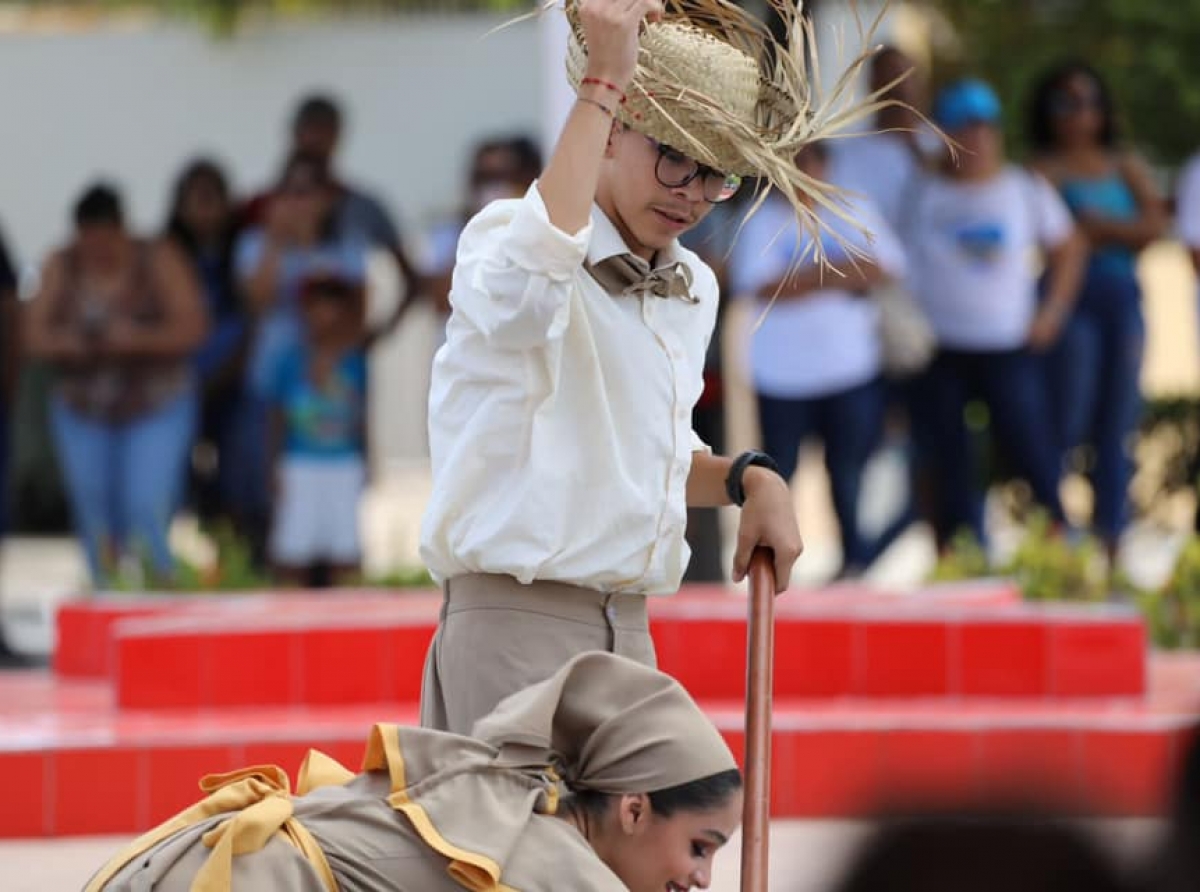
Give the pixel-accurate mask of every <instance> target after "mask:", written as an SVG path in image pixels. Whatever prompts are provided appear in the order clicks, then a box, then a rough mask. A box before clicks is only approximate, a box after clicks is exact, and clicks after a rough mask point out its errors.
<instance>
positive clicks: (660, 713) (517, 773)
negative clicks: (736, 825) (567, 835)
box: [363, 652, 737, 892]
mask: <svg viewBox="0 0 1200 892" xmlns="http://www.w3.org/2000/svg"><path fill="white" fill-rule="evenodd" d="M475 735H476V737H477V738H479V739H477V740H473V739H469V738H465V737H459V736H456V735H452V734H443V733H440V732H433V731H427V730H422V729H417V728H397V727H395V726H391V725H378V726H376V728H375V731H374V732H373V733H372V738H371V743H370V745H369V747H368V750H367V756H366V759H365V761H364V764H363V768H364V769H366V770H386V771H388V772H389V774H390V776H391V779H392V794H391V796H390V797H389V802H390V803H391V805H392V806H393V807H394V808H396V809H397V810H398V811H400V812H402V813H404V814H405V815H406V816H407V817H408V818H409V820H410V821H411V822H412V824H413V826H414V827H415V828H416V830H417V832H418V833H420V834H421V837H422V838H423V839H424V840H425V842H426V843H428V844H429V845H430V846H431V847H432V848H434V849H435V850H437V851H438V852H440V853H441V854H443V855H445V856H446V857H448V858H449V859H450V861H451V864H450V873H451V875H452V876H453V877H454V878H455V879H456V880H458V882H459V883H460V884H461V885H463V886H464V887H466V888H467V889H471V890H479V892H482V890H496V889H499V888H500V878H501V876H502V874H503V872H504V865H505V863H506V861H507V858H508V856H509V855H510V854H511V853H512V852H513V851H514V850H515V847H516V846H517V844H518V842H519V841H520V838H521V836H522V834H523V833H524V831H525V829H526V827H527V825H528V823H529V822H530V821H531V820H532V819H533V816H534V815H535V814H553V813H554V811H555V810H556V808H557V804H558V798H559V793H560V783H559V782H560V779H561V780H563V781H565V782H566V783H567V786H568V787H569V788H570V789H574V790H595V791H597V792H602V793H651V792H655V791H657V790H663V789H667V788H669V787H675V786H678V785H680V784H685V783H688V782H691V781H695V780H700V779H702V778H705V777H709V776H711V775H714V774H718V773H720V772H723V771H728V770H729V769H732V768H736V767H737V763H736V761H735V760H734V758H733V754H732V753H731V752H730V751H729V747H728V746H727V745H726V744H725V741H724V740H723V739H722V738H721V735H720V734H719V733H718V732H717V730H716V728H715V727H713V725H712V723H711V722H710V721H709V720H708V719H707V718H706V717H705V715H704V714H703V713H702V712H701V711H700V709H699V707H698V706H696V704H695V702H694V701H693V700H692V698H691V697H690V696H688V694H687V692H686V691H685V690H684V689H683V688H682V687H681V686H680V685H679V683H678V682H676V681H675V680H674V679H672V678H670V677H669V676H667V675H664V674H662V673H661V672H658V671H657V670H655V669H650V668H648V667H646V666H643V665H642V664H640V663H636V662H634V661H632V660H629V659H626V658H625V657H620V656H616V655H614V654H609V653H600V652H597V653H587V654H583V655H581V656H579V657H576V658H575V659H573V660H572V661H571V662H569V663H567V665H565V666H564V667H563V668H562V669H560V670H559V671H558V672H556V673H555V674H554V675H553V676H551V677H550V678H548V679H547V680H546V681H544V682H542V683H540V684H537V685H534V686H532V687H530V688H526V689H525V690H523V691H521V692H519V693H517V694H514V695H513V696H511V697H509V698H508V699H506V700H504V701H503V702H502V703H501V704H500V705H499V706H498V707H497V708H496V710H495V711H494V712H493V713H492V714H491V715H489V716H487V717H486V718H484V719H482V720H481V721H480V722H479V723H478V724H477V725H476V726H475Z"/></svg>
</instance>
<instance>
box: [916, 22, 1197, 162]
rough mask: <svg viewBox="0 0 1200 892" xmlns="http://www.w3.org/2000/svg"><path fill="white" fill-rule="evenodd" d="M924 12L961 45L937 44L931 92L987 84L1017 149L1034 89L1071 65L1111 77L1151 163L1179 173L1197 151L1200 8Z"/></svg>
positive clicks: (1131, 133)
mask: <svg viewBox="0 0 1200 892" xmlns="http://www.w3.org/2000/svg"><path fill="white" fill-rule="evenodd" d="M919 2H921V3H922V4H923V5H925V6H926V7H928V8H929V9H931V10H933V11H935V12H936V13H940V14H941V15H942V16H944V18H945V21H946V22H947V23H948V24H949V25H950V26H951V28H952V30H953V32H954V34H955V38H956V39H953V40H941V41H935V46H934V70H933V77H934V82H935V84H936V83H940V82H944V81H945V80H947V79H949V78H950V77H953V76H955V75H959V74H965V73H969V74H977V75H980V76H982V77H984V78H986V79H987V80H988V81H990V82H991V83H992V84H993V85H994V86H995V87H996V89H997V90H998V92H999V93H1000V95H1001V98H1002V99H1003V100H1004V103H1005V108H1006V109H1009V114H1008V116H1007V118H1008V119H1007V122H1006V127H1007V130H1008V135H1009V137H1010V139H1011V141H1012V143H1013V145H1014V146H1015V147H1017V148H1018V149H1019V148H1021V147H1022V146H1023V145H1024V138H1025V134H1024V130H1025V109H1026V106H1027V104H1028V98H1029V93H1030V90H1031V88H1032V86H1033V84H1034V82H1035V81H1036V80H1037V78H1038V76H1039V75H1040V74H1041V73H1042V71H1044V70H1045V68H1046V67H1047V66H1050V65H1053V64H1055V63H1056V62H1058V61H1061V60H1063V59H1065V58H1081V59H1083V60H1085V61H1087V62H1088V63H1090V64H1091V65H1093V66H1094V67H1095V68H1097V69H1098V70H1099V71H1100V72H1101V73H1102V74H1103V75H1104V76H1105V78H1106V79H1107V80H1108V82H1109V84H1110V86H1111V88H1112V90H1113V93H1114V95H1115V97H1116V100H1117V104H1118V108H1119V109H1120V112H1121V120H1122V125H1123V130H1124V132H1125V134H1126V136H1127V137H1128V139H1129V141H1130V142H1131V143H1132V144H1134V145H1136V146H1137V147H1138V148H1139V149H1141V150H1142V151H1144V152H1146V153H1147V154H1148V155H1149V156H1150V157H1151V158H1152V159H1153V160H1154V161H1155V162H1157V163H1159V164H1167V165H1171V164H1176V163H1178V162H1179V161H1180V160H1181V159H1183V158H1184V157H1186V156H1187V155H1188V154H1190V153H1191V152H1192V151H1193V150H1195V149H1196V148H1197V146H1200V53H1197V52H1196V47H1198V46H1200V0H919ZM935 33H936V29H935Z"/></svg>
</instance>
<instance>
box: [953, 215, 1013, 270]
mask: <svg viewBox="0 0 1200 892" xmlns="http://www.w3.org/2000/svg"><path fill="white" fill-rule="evenodd" d="M950 237H951V238H952V239H953V241H954V243H955V244H956V245H957V246H958V250H959V252H960V253H961V254H962V255H963V257H964V258H965V259H966V260H968V261H969V262H971V263H972V264H974V265H975V266H980V267H981V266H992V265H994V264H995V263H996V262H997V261H998V260H999V259H1000V257H1001V256H1002V255H1003V253H1004V249H1005V246H1006V245H1007V242H1008V238H1007V233H1006V232H1005V228H1004V224H1003V223H1001V222H1000V221H998V220H970V221H964V222H961V223H958V224H956V225H955V226H954V227H953V229H952V230H951V232H950Z"/></svg>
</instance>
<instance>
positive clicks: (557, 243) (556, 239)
mask: <svg viewBox="0 0 1200 892" xmlns="http://www.w3.org/2000/svg"><path fill="white" fill-rule="evenodd" d="M591 238H592V223H591V219H590V217H589V220H588V223H587V225H586V226H584V227H583V229H581V230H579V232H577V233H575V234H574V235H568V234H567V233H565V232H563V231H562V230H561V229H559V228H558V227H557V226H555V225H554V224H553V223H551V222H550V214H549V213H548V212H547V211H546V204H545V202H544V201H542V194H541V192H539V191H538V184H537V183H536V182H535V183H534V184H533V185H532V186H530V187H529V191H528V192H526V193H525V198H524V200H523V201H522V202H521V203H520V204H519V205H518V206H517V212H516V213H515V214H514V215H513V218H512V222H511V223H510V224H509V237H508V239H507V245H506V251H505V253H506V254H508V257H509V259H510V260H511V261H512V262H513V263H515V264H516V265H517V266H518V267H520V268H521V269H526V270H533V271H537V272H539V273H541V274H543V275H545V276H546V277H547V278H550V279H555V280H559V281H566V280H567V279H569V278H571V276H573V275H574V274H575V273H576V272H577V271H578V270H579V267H580V266H582V265H583V262H584V260H586V259H587V250H588V243H589V242H590V241H591Z"/></svg>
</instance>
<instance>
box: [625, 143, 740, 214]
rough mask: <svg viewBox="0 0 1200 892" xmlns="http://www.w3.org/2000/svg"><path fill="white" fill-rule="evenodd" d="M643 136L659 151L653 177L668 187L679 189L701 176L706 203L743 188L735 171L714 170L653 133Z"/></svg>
mask: <svg viewBox="0 0 1200 892" xmlns="http://www.w3.org/2000/svg"><path fill="white" fill-rule="evenodd" d="M643 135H644V134H643ZM646 139H647V140H648V141H649V142H650V145H652V146H654V149H655V151H656V152H658V160H657V161H656V162H655V163H654V177H655V179H657V180H658V181H659V183H661V184H662V185H664V186H666V187H667V188H668V189H678V188H680V187H681V186H686V185H687V184H688V183H690V182H691V181H692V180H694V179H696V178H697V177H700V185H701V186H702V187H703V191H704V200H705V201H707V202H708V203H709V204H720V203H721V202H722V201H728V200H729V199H731V198H733V196H735V195H737V191H738V189H740V188H742V178H741V177H739V176H738V175H737V174H732V173H721V171H719V170H714V169H713V168H711V167H709V166H708V165H707V164H701V163H700V162H699V161H696V160H695V159H694V158H689V157H688V156H687V155H685V154H683V152H681V151H679V150H678V149H673V148H671V147H670V146H668V145H666V144H664V143H661V142H659V141H658V140H657V139H654V137H652V136H647V137H646Z"/></svg>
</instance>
